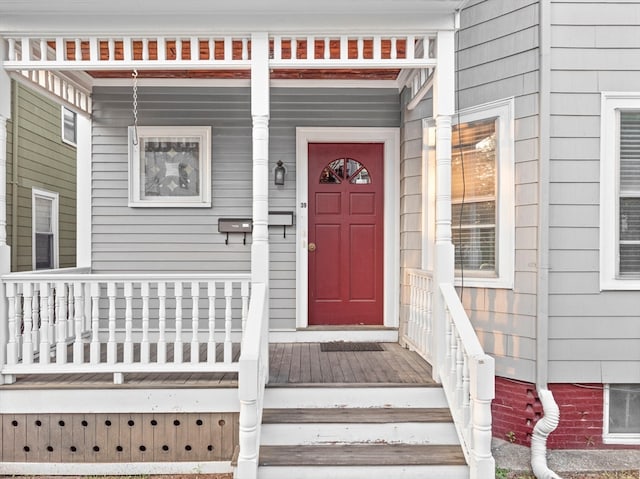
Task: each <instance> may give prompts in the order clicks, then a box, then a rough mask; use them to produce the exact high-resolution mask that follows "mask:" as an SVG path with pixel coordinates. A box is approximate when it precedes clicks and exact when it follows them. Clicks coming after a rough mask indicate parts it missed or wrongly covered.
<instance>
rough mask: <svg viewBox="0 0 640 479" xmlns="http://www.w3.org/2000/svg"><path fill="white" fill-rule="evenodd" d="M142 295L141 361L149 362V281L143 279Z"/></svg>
mask: <svg viewBox="0 0 640 479" xmlns="http://www.w3.org/2000/svg"><path fill="white" fill-rule="evenodd" d="M140 295H141V296H142V341H141V343H140V362H141V363H142V364H149V360H150V351H151V349H150V345H149V283H148V282H146V281H143V282H142V283H141V284H140Z"/></svg>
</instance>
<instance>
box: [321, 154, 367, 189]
mask: <svg viewBox="0 0 640 479" xmlns="http://www.w3.org/2000/svg"><path fill="white" fill-rule="evenodd" d="M342 180H349V183H351V184H369V183H371V176H370V175H369V172H368V171H367V169H366V168H365V167H364V165H363V164H362V163H360V162H359V161H357V160H354V159H352V158H339V159H337V160H333V161H332V162H331V163H329V164H328V165H327V166H325V167H324V169H323V170H322V173H321V175H320V183H323V184H326V183H335V184H339V183H341V182H342Z"/></svg>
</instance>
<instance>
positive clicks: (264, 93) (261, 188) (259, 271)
mask: <svg viewBox="0 0 640 479" xmlns="http://www.w3.org/2000/svg"><path fill="white" fill-rule="evenodd" d="M251 116H252V118H253V241H252V245H251V277H252V280H253V282H258V283H264V284H265V285H267V284H268V278H269V231H268V229H267V226H268V217H269V36H268V35H267V34H266V33H254V34H253V36H252V37H251Z"/></svg>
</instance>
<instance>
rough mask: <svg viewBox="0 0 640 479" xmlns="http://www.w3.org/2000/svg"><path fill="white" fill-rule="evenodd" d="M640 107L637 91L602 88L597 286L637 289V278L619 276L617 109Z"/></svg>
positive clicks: (639, 280)
mask: <svg viewBox="0 0 640 479" xmlns="http://www.w3.org/2000/svg"><path fill="white" fill-rule="evenodd" d="M626 109H629V110H632V109H633V110H640V92H637V93H622V92H602V96H601V110H600V111H601V114H600V290H601V291H604V290H638V289H640V279H639V278H619V277H618V274H617V270H618V260H619V257H618V175H619V171H620V168H619V164H618V140H617V135H618V134H619V124H618V123H619V122H618V112H619V111H620V110H626Z"/></svg>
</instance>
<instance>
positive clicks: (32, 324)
mask: <svg viewBox="0 0 640 479" xmlns="http://www.w3.org/2000/svg"><path fill="white" fill-rule="evenodd" d="M249 278H250V276H249V274H230V275H219V274H210V275H201V274H199V275H184V274H179V275H178V274H173V275H110V274H88V273H85V272H82V271H81V270H74V271H73V272H69V271H65V270H57V271H47V272H30V273H12V274H8V275H5V276H3V277H2V283H3V289H4V291H3V293H4V299H5V303H6V305H5V307H4V308H1V309H0V342H1V343H2V344H0V346H2V347H0V351H2V350H4V352H5V354H4V355H3V356H4V358H3V359H5V360H4V361H2V359H0V374H1V375H2V376H3V377H4V380H5V382H11V381H13V379H14V376H15V375H17V374H41V373H49V374H51V373H53V374H60V373H85V372H93V373H96V372H103V373H112V374H113V375H114V382H116V383H120V382H122V381H123V374H124V373H132V372H149V373H153V372H187V371H190V372H197V371H203V372H204V371H206V372H214V371H220V372H230V371H238V369H239V366H238V364H239V363H238V357H237V356H238V355H237V354H235V358H234V351H233V349H232V348H233V342H234V341H233V335H234V334H237V333H236V332H239V333H241V332H242V331H243V330H244V328H245V326H246V321H247V314H248V305H249V284H250V279H249ZM235 342H236V344H237V343H239V342H240V338H239V337H238V338H236V341H235ZM236 353H237V351H236ZM3 363H4V364H3Z"/></svg>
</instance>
